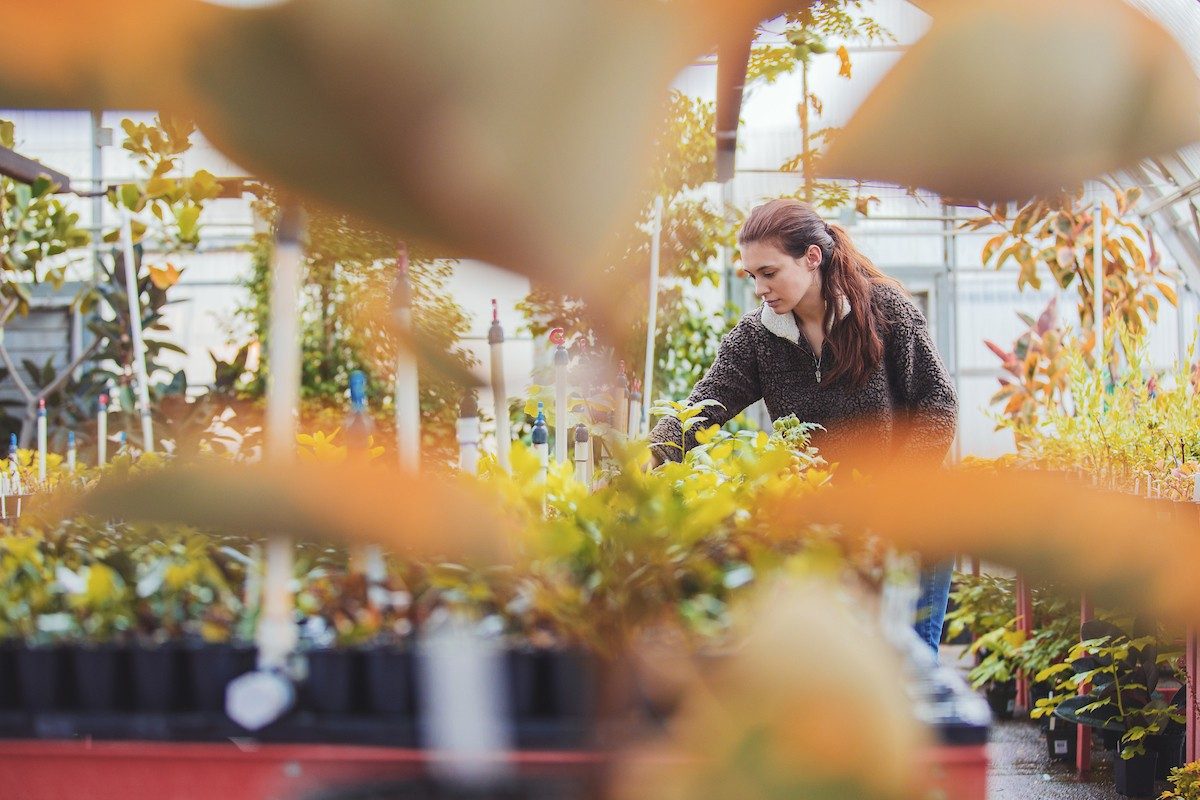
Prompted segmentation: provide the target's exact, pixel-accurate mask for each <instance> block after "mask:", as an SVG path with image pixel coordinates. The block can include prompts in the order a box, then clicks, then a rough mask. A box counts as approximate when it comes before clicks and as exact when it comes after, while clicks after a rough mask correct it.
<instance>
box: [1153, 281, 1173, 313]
mask: <svg viewBox="0 0 1200 800" xmlns="http://www.w3.org/2000/svg"><path fill="white" fill-rule="evenodd" d="M1154 285H1155V286H1157V287H1158V291H1159V292H1160V293H1161V294H1162V296H1163V297H1165V298H1166V300H1167V302H1168V303H1170V304H1171V305H1173V306H1176V307H1178V306H1179V295H1177V294H1176V293H1175V287H1173V286H1171V285H1170V284H1169V283H1167V282H1165V281H1155V282H1154Z"/></svg>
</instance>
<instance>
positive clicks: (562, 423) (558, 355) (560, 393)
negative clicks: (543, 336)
mask: <svg viewBox="0 0 1200 800" xmlns="http://www.w3.org/2000/svg"><path fill="white" fill-rule="evenodd" d="M550 341H551V342H553V343H554V460H555V461H556V462H557V463H559V464H562V463H564V462H565V461H566V460H567V439H568V438H569V437H570V434H569V433H568V432H567V431H568V430H569V429H568V427H567V363H568V361H569V360H570V357H569V356H568V354H567V348H566V347H564V346H563V345H564V344H565V343H566V341H567V337H566V334H565V333H564V331H563V329H562V328H555V329H554V330H552V331H550Z"/></svg>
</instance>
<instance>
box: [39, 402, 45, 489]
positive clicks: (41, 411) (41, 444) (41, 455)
mask: <svg viewBox="0 0 1200 800" xmlns="http://www.w3.org/2000/svg"><path fill="white" fill-rule="evenodd" d="M46 434H47V432H46V400H45V399H44V398H43V399H41V400H38V412H37V448H38V460H37V464H38V484H39V485H40V486H42V487H43V488H44V487H45V485H46V447H47V443H46Z"/></svg>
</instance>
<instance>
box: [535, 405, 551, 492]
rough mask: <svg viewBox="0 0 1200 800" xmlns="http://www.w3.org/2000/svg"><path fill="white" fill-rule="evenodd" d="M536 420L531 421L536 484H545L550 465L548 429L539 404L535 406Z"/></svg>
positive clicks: (543, 411)
mask: <svg viewBox="0 0 1200 800" xmlns="http://www.w3.org/2000/svg"><path fill="white" fill-rule="evenodd" d="M537 408H538V410H537V418H536V419H534V421H533V433H532V434H530V441H531V442H533V454H534V455H535V456H537V460H538V483H545V482H546V472H547V468H548V467H549V465H550V429H549V428H547V427H546V412H545V410H544V409H543V407H542V404H541V402H539V403H538V406H537Z"/></svg>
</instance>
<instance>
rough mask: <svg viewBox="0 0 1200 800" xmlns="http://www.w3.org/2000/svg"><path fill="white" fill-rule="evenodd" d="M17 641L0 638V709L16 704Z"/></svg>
mask: <svg viewBox="0 0 1200 800" xmlns="http://www.w3.org/2000/svg"><path fill="white" fill-rule="evenodd" d="M16 689H17V643H16V642H14V641H13V640H11V639H3V640H0V710H8V709H10V708H16V706H17V691H16Z"/></svg>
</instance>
